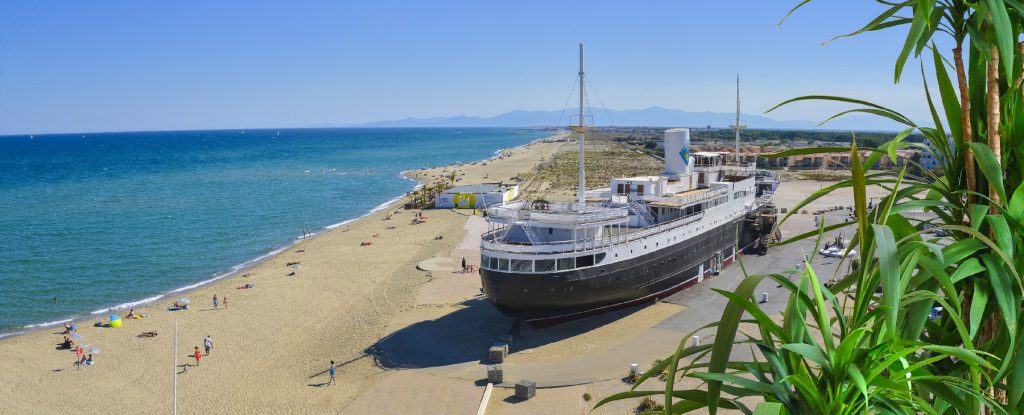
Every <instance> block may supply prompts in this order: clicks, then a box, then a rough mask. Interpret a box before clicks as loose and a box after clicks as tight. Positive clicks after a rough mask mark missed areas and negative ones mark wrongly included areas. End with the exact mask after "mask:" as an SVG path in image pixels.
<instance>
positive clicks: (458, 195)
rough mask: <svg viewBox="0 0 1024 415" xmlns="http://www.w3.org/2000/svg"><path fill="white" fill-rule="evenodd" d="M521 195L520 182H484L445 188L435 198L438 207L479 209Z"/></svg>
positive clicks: (435, 205) (508, 200)
mask: <svg viewBox="0 0 1024 415" xmlns="http://www.w3.org/2000/svg"><path fill="white" fill-rule="evenodd" d="M517 196H519V185H518V184H501V183H484V184H476V185H468V186H458V187H453V188H451V189H448V190H445V191H444V193H441V194H440V195H438V196H437V198H436V199H435V200H434V207H435V208H438V209H450V208H456V209H479V208H484V207H486V206H490V205H493V204H496V203H497V204H500V203H507V202H510V201H512V199H515V198H516V197H517Z"/></svg>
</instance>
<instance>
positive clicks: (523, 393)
mask: <svg viewBox="0 0 1024 415" xmlns="http://www.w3.org/2000/svg"><path fill="white" fill-rule="evenodd" d="M534 396H537V383H536V382H533V381H529V380H526V379H523V380H520V381H519V383H516V397H517V398H519V399H522V400H524V401H525V400H527V399H530V398H532V397H534Z"/></svg>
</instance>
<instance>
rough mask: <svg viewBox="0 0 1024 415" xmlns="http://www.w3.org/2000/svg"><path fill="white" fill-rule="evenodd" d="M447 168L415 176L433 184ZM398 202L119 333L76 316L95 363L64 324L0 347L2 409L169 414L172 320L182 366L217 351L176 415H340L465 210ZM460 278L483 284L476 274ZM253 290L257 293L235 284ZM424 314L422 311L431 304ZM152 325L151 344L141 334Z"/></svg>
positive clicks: (499, 170)
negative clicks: (206, 345) (65, 345)
mask: <svg viewBox="0 0 1024 415" xmlns="http://www.w3.org/2000/svg"><path fill="white" fill-rule="evenodd" d="M561 145H564V143H534V144H530V145H526V146H523V147H518V148H514V149H509V150H505V151H503V153H502V155H501V156H500V157H497V158H495V159H492V160H488V161H486V162H477V163H475V164H467V165H463V166H461V167H458V170H459V171H460V172H463V173H465V176H462V177H461V178H460V181H459V182H458V183H460V184H461V183H467V182H469V183H472V182H475V181H479V180H483V179H482V178H483V177H484V176H487V177H488V179H486V180H489V181H497V180H506V181H507V180H508V179H511V178H512V177H514V176H516V175H517V174H518V173H520V172H523V171H529V170H530V169H531V168H532V166H533V164H532V163H535V160H537V159H538V158H539V155H541V154H551V153H553V152H554V151H556V150H557V148H558V147H560V146H561ZM485 164H486V166H485ZM451 168H453V167H447V169H451ZM445 169H446V168H436V169H429V170H424V171H417V172H410V176H411V177H416V178H420V179H422V180H424V181H432V180H429V178H430V177H433V176H436V175H438V174H440V172H441V171H442V170H445ZM398 206H400V204H399V203H395V204H392V205H391V206H390V207H389V208H388V209H384V210H381V211H378V212H376V213H374V214H372V215H369V216H367V217H365V218H362V219H360V220H357V221H355V222H352V223H350V224H348V225H345V226H341V227H338V228H336V229H331V230H328V231H325V232H323V233H322V234H320V235H317V236H316V237H313V238H309V239H307V240H304V241H302V242H301V243H299V244H297V245H296V246H293V247H291V248H290V249H288V250H286V251H284V252H281V253H280V254H278V255H277V256H275V257H273V258H271V259H269V260H267V261H265V262H263V263H261V264H259V265H257V266H255V267H253V268H251V269H249V270H245V271H243V272H242V274H251V276H249V277H243V276H241V275H237V276H233V277H229V278H226V279H223V280H220V281H217V282H215V283H212V284H210V285H207V286H203V287H200V288H198V289H196V290H193V291H191V292H188V293H184V294H181V295H179V296H175V297H170V296H168V297H165V298H164V299H161V300H160V301H158V302H156V303H153V304H150V305H148V306H145V307H140V308H137V309H136V310H135V312H136V313H140V314H146V315H148V316H147V317H145V318H142V319H131V320H126V321H125V322H124V326H123V327H120V328H103V327H93V326H92V323H93V322H94V321H100V320H101V319H100V318H97V319H95V320H87V321H84V322H80V323H79V324H78V332H79V333H80V334H81V335H82V336H83V338H82V340H81V343H82V344H87V345H89V348H90V349H91V348H96V349H99V350H100V352H99V353H98V354H95V355H94V358H95V362H96V364H95V365H93V366H86V367H84V368H82V369H80V370H79V369H77V368H76V366H75V365H73V361H74V360H75V357H74V354H73V353H72V352H70V351H68V350H57V349H56V346H57V344H58V343H60V342H61V341H62V339H63V336H62V335H60V334H58V333H59V332H61V331H63V327H60V326H57V327H49V328H44V329H42V330H38V331H34V332H30V333H27V334H24V335H20V336H13V337H10V338H6V339H3V340H0V396H3V397H4V398H3V399H0V413H21V414H31V413H56V412H64V411H68V410H72V411H74V412H75V413H97V414H99V413H129V412H130V413H169V412H170V411H171V405H172V370H176V371H178V372H182V367H178V368H175V369H172V365H173V358H174V354H173V352H172V348H173V332H174V330H173V328H174V324H175V320H176V321H177V327H178V353H177V354H178V363H179V365H181V364H184V363H186V362H187V363H191V364H194V363H195V362H194V359H192V358H191V352H192V351H193V348H194V347H195V346H199V347H200V348H201V347H202V342H203V339H204V337H205V336H207V335H209V336H211V338H212V339H213V344H214V346H213V350H212V352H211V353H210V355H209V356H206V357H203V359H202V360H201V362H200V365H199V366H198V367H189V368H188V370H187V372H184V373H180V374H179V376H178V395H177V396H178V412H179V413H182V414H188V413H196V414H199V413H213V412H217V413H337V412H340V411H341V410H342V409H343V408H344V407H345V406H346V404H348V403H349V402H351V401H352V400H353V399H354V398H355V397H356V396H358V395H359V394H360V393H361V392H362V391H364V390H366V389H367V388H368V387H369V386H370V385H372V384H373V383H375V382H376V381H377V380H378V379H379V378H380V377H381V375H382V374H383V373H385V371H384V370H383V369H380V368H378V367H376V366H375V365H374V363H373V359H372V358H369V357H368V356H367V355H366V353H365V350H366V349H367V348H368V347H370V346H372V345H373V344H374V342H376V341H377V340H378V339H380V338H381V337H383V336H384V335H386V334H387V332H388V330H389V324H390V323H391V321H390V320H391V319H392V318H393V317H394V316H395V315H396V314H397V313H398V312H400V311H403V310H404V311H408V312H412V313H413V315H414V316H415V315H417V314H420V313H419V312H417V310H416V309H415V304H416V297H417V291H418V289H419V287H421V286H422V285H423V284H424V283H425V282H427V281H428V280H429V279H430V278H429V274H428V272H424V271H419V270H417V268H416V264H417V263H418V262H420V261H422V260H424V259H428V258H431V257H435V256H440V255H447V254H448V253H449V252H450V251H451V250H452V249H453V248H454V247H455V244H456V243H457V242H458V241H459V240H460V239H461V238H462V237H463V235H464V234H465V232H466V230H465V229H464V227H463V225H464V224H465V223H466V216H465V215H464V214H463V213H461V212H454V211H446V210H438V211H434V210H429V211H426V214H427V216H428V220H427V221H426V222H425V223H422V224H412V219H413V216H414V214H415V213H414V212H415V211H405V210H403V209H400V208H399V207H398ZM389 214H391V219H390V220H383V219H384V218H385V216H386V215H389ZM367 242H369V243H370V244H369V245H366V246H363V245H362V244H363V243H367ZM472 260H473V262H474V263H475V262H476V261H477V260H476V259H475V258H472ZM293 262H295V263H297V264H296V265H297V266H295V265H293V266H288V264H289V263H293ZM292 272H295V275H292V276H289V275H288V274H290V273H292ZM465 278H466V279H471V280H472V279H475V284H477V285H479V280H478V277H476V275H475V274H467V275H465ZM248 283H251V284H253V285H254V288H251V289H238V288H237V287H240V286H243V285H245V284H248ZM215 294H216V295H217V296H218V297H220V298H221V299H223V298H224V297H225V296H227V305H226V306H224V304H221V306H220V307H219V308H218V309H216V310H215V309H214V308H213V304H212V298H213V296H214V295H215ZM180 297H187V298H189V299H191V300H192V304H191V307H190V309H189V310H182V311H168V309H167V308H168V306H170V305H171V303H172V302H173V301H174V300H175V299H177V298H180ZM222 303H223V301H222ZM119 312H120V313H121V314H122V315H123V314H126V313H127V310H121V311H119ZM422 315H423V316H424V317H425V318H426V317H429V316H430V310H429V308H427V309H424V311H423V314H422ZM97 317H100V316H97ZM407 318H408V316H407ZM102 320H104V321H105V320H106V319H105V315H104V316H103V318H102ZM150 331H155V332H157V333H158V336H156V337H151V338H140V337H136V336H137V335H138V334H140V333H143V332H150ZM86 353H88V350H86ZM331 360H335V361H337V362H338V364H339V369H338V378H337V382H336V385H334V386H324V383H325V382H326V381H327V375H326V370H327V368H328V365H329V362H330V361H331Z"/></svg>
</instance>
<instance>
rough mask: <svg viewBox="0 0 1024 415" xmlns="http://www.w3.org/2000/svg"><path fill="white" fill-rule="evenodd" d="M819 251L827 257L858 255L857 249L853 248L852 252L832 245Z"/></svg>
mask: <svg viewBox="0 0 1024 415" xmlns="http://www.w3.org/2000/svg"><path fill="white" fill-rule="evenodd" d="M818 253H819V254H821V255H823V256H824V257H826V258H843V257H844V256H851V255H857V250H856V249H851V250H850V252H846V249H844V248H837V247H830V248H824V249H819V250H818Z"/></svg>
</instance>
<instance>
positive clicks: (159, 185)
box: [0, 128, 550, 336]
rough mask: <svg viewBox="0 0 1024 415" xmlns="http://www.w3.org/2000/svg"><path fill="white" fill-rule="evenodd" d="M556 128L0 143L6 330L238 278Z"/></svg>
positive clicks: (2, 328)
mask: <svg viewBox="0 0 1024 415" xmlns="http://www.w3.org/2000/svg"><path fill="white" fill-rule="evenodd" d="M548 135H550V132H548V131H540V130H524V129H514V128H324V129H280V130H277V129H259V130H211V131H161V132H117V133H84V134H83V133H78V134H40V135H34V136H32V137H31V138H30V136H29V135H27V134H26V135H16V136H0V200H4V203H3V204H0V229H4V230H6V231H7V237H6V238H4V240H5V241H6V242H5V246H3V247H2V252H4V255H3V256H2V257H0V266H2V267H3V269H5V270H6V271H7V272H5V273H3V274H0V283H2V284H3V287H4V290H2V291H0V336H3V335H10V334H14V333H17V332H19V331H22V330H24V329H31V328H35V327H42V326H49V325H58V324H61V323H63V322H65V321H68V320H70V319H75V318H83V317H88V316H90V315H95V316H96V318H97V319H100V318H103V317H104V316H105V315H106V314H107V313H108V312H111V311H114V310H127V309H128V308H130V307H133V306H136V305H142V304H145V303H150V302H153V301H156V300H165V301H169V300H172V299H174V298H172V297H177V296H178V295H179V293H181V292H183V291H187V290H189V289H191V288H195V287H197V286H200V285H203V284H206V283H209V282H212V281H215V280H217V279H219V278H222V277H224V276H227V275H230V274H232V273H234V272H237V271H239V270H241V269H244V268H246V267H248V266H251V265H253V264H255V263H257V262H258V261H261V260H263V259H266V258H268V257H271V256H273V255H275V254H276V253H278V252H280V251H282V250H283V249H286V248H287V247H288V246H291V245H293V244H294V243H295V242H297V241H298V240H299V239H300V238H301V237H302V236H303V234H304V233H305V232H306V231H307V230H311V231H313V232H319V231H322V230H325V229H330V228H333V227H337V226H341V225H342V224H344V223H348V222H350V221H352V220H356V219H358V218H360V217H362V216H365V215H367V214H369V213H371V212H373V211H375V210H379V209H381V208H383V206H385V205H387V204H388V203H390V202H393V201H395V200H396V199H397V198H400V197H401V196H403V195H404V194H405V193H407V192H409V191H410V190H412V189H413V188H414V187H415V186H416V185H417V183H415V182H414V181H412V180H410V179H407V178H404V177H402V176H401V173H402V172H403V171H407V170H414V169H420V168H425V167H432V166H439V165H447V164H451V163H455V162H472V161H476V160H482V159H487V158H489V157H492V156H494V155H495V154H496V153H497V152H498V151H500V150H502V149H505V148H509V147H514V146H518V145H522V144H525V143H528V142H530V141H534V140H536V139H539V138H543V137H546V136H548Z"/></svg>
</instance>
